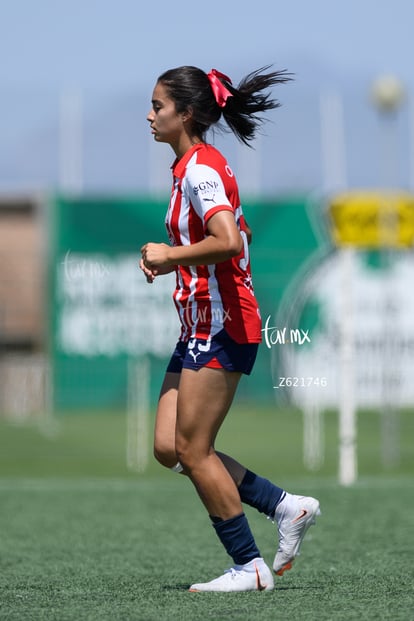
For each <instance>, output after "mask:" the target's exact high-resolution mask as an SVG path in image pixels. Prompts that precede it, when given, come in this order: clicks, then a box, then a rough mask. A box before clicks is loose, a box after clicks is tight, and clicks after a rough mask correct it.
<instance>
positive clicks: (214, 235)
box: [141, 210, 243, 270]
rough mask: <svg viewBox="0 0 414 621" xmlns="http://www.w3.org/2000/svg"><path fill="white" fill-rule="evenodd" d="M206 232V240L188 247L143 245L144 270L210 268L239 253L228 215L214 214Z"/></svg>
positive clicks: (238, 238)
mask: <svg viewBox="0 0 414 621" xmlns="http://www.w3.org/2000/svg"><path fill="white" fill-rule="evenodd" d="M207 232H208V235H207V237H205V238H204V239H203V240H201V241H199V242H196V243H195V244H190V245H189V246H168V245H167V244H154V243H152V242H149V243H147V244H145V245H144V246H142V248H141V254H142V260H143V264H144V266H145V267H146V268H147V269H150V270H154V269H159V268H160V267H162V268H164V267H165V266H174V265H213V264H215V263H221V262H222V261H226V260H227V259H230V258H231V257H234V256H237V255H238V254H239V253H240V252H241V251H242V249H243V240H242V238H241V235H240V232H239V229H238V228H237V225H236V222H235V219H234V215H233V213H232V212H231V211H227V210H223V211H218V212H217V213H215V214H214V215H213V216H212V217H211V218H210V219H209V221H208V223H207Z"/></svg>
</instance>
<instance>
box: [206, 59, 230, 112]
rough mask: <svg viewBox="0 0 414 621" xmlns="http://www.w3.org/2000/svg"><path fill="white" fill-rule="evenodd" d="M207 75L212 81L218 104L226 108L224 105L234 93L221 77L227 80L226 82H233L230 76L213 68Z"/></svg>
mask: <svg viewBox="0 0 414 621" xmlns="http://www.w3.org/2000/svg"><path fill="white" fill-rule="evenodd" d="M207 77H208V79H209V81H210V84H211V88H212V90H213V93H214V97H215V100H216V101H217V104H218V105H219V106H220V108H224V106H225V105H226V101H227V99H228V98H229V97H233V95H232V94H231V93H230V91H229V90H228V89H227V88H226V87H225V86H224V84H223V82H221V80H220V79H219V78H222V79H223V80H226V82H228V83H229V84H231V80H230V78H229V77H228V76H227V75H224V73H220V71H217V69H212V70H211V71H210V72H209V73H208V74H207Z"/></svg>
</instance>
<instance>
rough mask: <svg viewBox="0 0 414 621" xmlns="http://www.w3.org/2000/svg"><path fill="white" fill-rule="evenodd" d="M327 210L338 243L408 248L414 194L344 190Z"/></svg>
mask: <svg viewBox="0 0 414 621" xmlns="http://www.w3.org/2000/svg"><path fill="white" fill-rule="evenodd" d="M328 213H329V217H330V223H331V227H332V234H333V238H334V241H335V243H336V244H337V245H338V246H357V247H361V248H381V247H392V248H408V247H410V246H412V245H413V244H414V195H412V194H409V193H408V192H373V191H372V192H370V191H366V192H362V191H354V192H344V193H343V194H338V195H337V196H335V197H333V198H332V199H331V200H330V203H329V206H328Z"/></svg>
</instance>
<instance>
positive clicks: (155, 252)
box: [141, 242, 171, 269]
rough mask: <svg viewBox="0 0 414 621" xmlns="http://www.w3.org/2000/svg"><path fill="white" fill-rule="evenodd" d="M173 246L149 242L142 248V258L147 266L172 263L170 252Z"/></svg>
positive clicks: (150, 267) (160, 265)
mask: <svg viewBox="0 0 414 621" xmlns="http://www.w3.org/2000/svg"><path fill="white" fill-rule="evenodd" d="M170 250H171V247H170V246H168V245H167V244H154V243H153V242H149V243H148V244H144V246H142V248H141V255H142V260H143V262H144V265H145V267H147V268H148V269H153V268H156V267H162V266H167V265H170V260H169V252H170Z"/></svg>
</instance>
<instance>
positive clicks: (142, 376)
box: [126, 356, 150, 472]
mask: <svg viewBox="0 0 414 621" xmlns="http://www.w3.org/2000/svg"><path fill="white" fill-rule="evenodd" d="M149 393H150V362H149V358H148V356H143V357H142V358H141V359H140V360H130V361H129V362H128V404H127V447H126V448H127V456H126V457H127V466H128V468H129V469H130V470H135V471H136V472H144V471H145V469H146V468H147V465H148V460H149V453H148V443H149V420H148V419H149V410H150V394H149Z"/></svg>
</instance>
